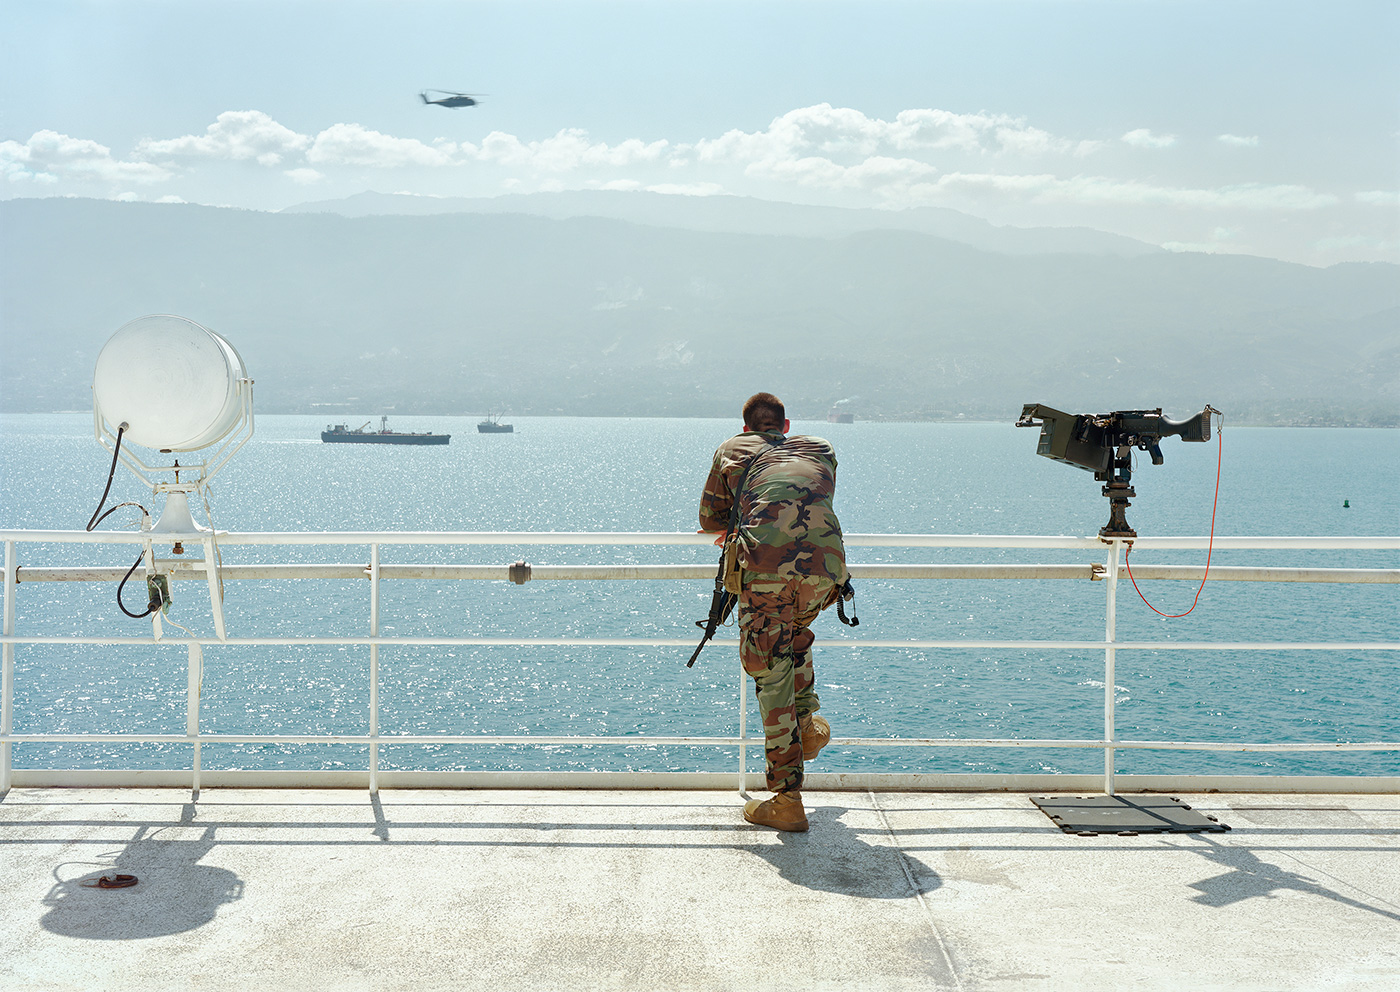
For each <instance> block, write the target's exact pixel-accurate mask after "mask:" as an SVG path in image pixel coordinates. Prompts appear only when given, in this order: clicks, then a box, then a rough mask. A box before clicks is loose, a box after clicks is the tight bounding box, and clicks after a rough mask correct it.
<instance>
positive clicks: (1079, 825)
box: [1030, 796, 1230, 837]
mask: <svg viewBox="0 0 1400 992" xmlns="http://www.w3.org/2000/svg"><path fill="white" fill-rule="evenodd" d="M1030 799H1031V802H1033V803H1035V804H1036V806H1038V807H1040V811H1041V812H1042V813H1044V814H1045V815H1046V816H1048V817H1050V819H1051V821H1052V822H1053V823H1054V824H1055V826H1057V827H1059V828H1060V829H1061V830H1063V831H1064V832H1065V833H1067V834H1078V835H1079V836H1081V837H1096V836H1098V835H1099V834H1119V835H1121V836H1124V837H1134V836H1136V835H1138V834H1200V833H1224V832H1225V831H1227V830H1229V829H1230V828H1229V826H1228V825H1226V824H1224V823H1221V822H1220V821H1219V820H1217V819H1216V818H1215V817H1213V816H1206V815H1205V814H1204V813H1198V812H1196V811H1195V810H1193V809H1192V808H1191V807H1190V806H1187V805H1186V804H1185V803H1183V802H1182V801H1181V800H1180V799H1177V798H1175V797H1174V796H1134V797H1133V798H1131V799H1126V798H1124V797H1123V796H1066V797H1054V798H1049V797H1046V796H1031V797H1030Z"/></svg>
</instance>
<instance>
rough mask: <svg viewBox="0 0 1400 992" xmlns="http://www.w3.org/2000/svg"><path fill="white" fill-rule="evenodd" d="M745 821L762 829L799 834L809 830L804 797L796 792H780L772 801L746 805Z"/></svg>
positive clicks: (747, 803)
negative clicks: (803, 802) (773, 828)
mask: <svg viewBox="0 0 1400 992" xmlns="http://www.w3.org/2000/svg"><path fill="white" fill-rule="evenodd" d="M744 819H746V820H748V821H749V822H750V823H757V824H758V825H759V826H760V827H775V828H777V829H778V830H792V831H795V832H797V833H801V832H802V831H804V830H806V829H807V812H806V810H804V809H803V808H802V796H801V794H799V793H796V792H779V793H778V794H777V795H775V796H774V797H773V798H772V799H765V800H764V801H763V802H759V801H758V800H757V799H750V800H749V801H748V802H746V803H744Z"/></svg>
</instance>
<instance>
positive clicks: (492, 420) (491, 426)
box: [476, 413, 515, 434]
mask: <svg viewBox="0 0 1400 992" xmlns="http://www.w3.org/2000/svg"><path fill="white" fill-rule="evenodd" d="M476 429H477V430H478V431H480V432H481V433H482V434H514V433H515V427H514V426H513V425H511V424H503V423H501V418H500V416H499V415H492V414H489V413H488V414H487V415H486V419H485V420H483V421H481V423H479V424H477V425H476Z"/></svg>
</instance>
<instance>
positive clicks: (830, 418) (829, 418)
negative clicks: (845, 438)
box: [826, 403, 856, 424]
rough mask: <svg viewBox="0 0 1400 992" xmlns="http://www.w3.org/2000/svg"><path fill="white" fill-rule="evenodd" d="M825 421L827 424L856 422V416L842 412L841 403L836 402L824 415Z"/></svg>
mask: <svg viewBox="0 0 1400 992" xmlns="http://www.w3.org/2000/svg"><path fill="white" fill-rule="evenodd" d="M826 422H827V423H828V424H853V423H855V422H856V417H855V414H853V413H842V412H841V404H839V403H838V404H837V405H836V406H834V407H832V408H831V412H830V413H828V414H827V415H826Z"/></svg>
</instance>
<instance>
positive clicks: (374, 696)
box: [369, 542, 379, 792]
mask: <svg viewBox="0 0 1400 992" xmlns="http://www.w3.org/2000/svg"><path fill="white" fill-rule="evenodd" d="M369 636H370V637H378V636H379V544H378V542H375V543H373V544H371V545H370V546H369ZM369 791H370V792H378V791H379V643H378V642H377V641H376V642H373V643H371V644H370V646H369Z"/></svg>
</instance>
